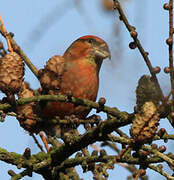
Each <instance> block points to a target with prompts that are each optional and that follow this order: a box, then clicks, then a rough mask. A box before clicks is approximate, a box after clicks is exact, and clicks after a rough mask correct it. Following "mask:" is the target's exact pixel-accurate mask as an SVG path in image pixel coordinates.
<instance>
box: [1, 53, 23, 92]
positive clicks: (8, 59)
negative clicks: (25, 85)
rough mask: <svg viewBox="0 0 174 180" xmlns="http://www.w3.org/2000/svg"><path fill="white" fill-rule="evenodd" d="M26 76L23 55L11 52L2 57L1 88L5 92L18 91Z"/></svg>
mask: <svg viewBox="0 0 174 180" xmlns="http://www.w3.org/2000/svg"><path fill="white" fill-rule="evenodd" d="M23 76H24V63H23V61H22V59H21V57H20V56H19V55H18V54H17V53H15V52H11V53H9V54H6V55H5V56H4V57H2V58H0V90H1V91H2V92H3V93H5V94H7V95H8V94H15V93H18V92H19V90H20V88H21V85H22V82H23Z"/></svg>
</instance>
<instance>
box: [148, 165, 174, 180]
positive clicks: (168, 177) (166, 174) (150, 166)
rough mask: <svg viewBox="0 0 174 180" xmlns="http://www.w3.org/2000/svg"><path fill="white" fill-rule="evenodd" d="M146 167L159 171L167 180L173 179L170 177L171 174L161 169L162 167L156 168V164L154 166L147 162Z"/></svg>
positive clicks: (173, 178)
mask: <svg viewBox="0 0 174 180" xmlns="http://www.w3.org/2000/svg"><path fill="white" fill-rule="evenodd" d="M148 167H149V168H150V169H153V170H154V171H156V172H158V173H160V174H161V175H162V176H165V177H166V178H167V179H168V180H174V177H172V176H171V175H169V174H168V173H166V172H165V171H163V170H162V168H158V167H157V166H154V165H153V164H149V165H148Z"/></svg>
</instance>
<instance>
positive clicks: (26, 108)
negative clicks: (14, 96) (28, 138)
mask: <svg viewBox="0 0 174 180" xmlns="http://www.w3.org/2000/svg"><path fill="white" fill-rule="evenodd" d="M33 96H34V92H33V90H32V89H30V88H29V85H28V83H26V82H23V83H22V87H21V92H20V94H19V95H18V97H19V98H29V97H33ZM35 109H36V104H35V103H34V102H31V103H28V104H25V105H21V106H18V107H17V114H18V117H17V119H18V120H19V123H20V126H21V127H23V128H24V129H25V130H27V131H29V132H38V131H39V130H38V128H37V121H36V115H35Z"/></svg>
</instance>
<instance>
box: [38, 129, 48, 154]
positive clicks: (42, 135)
mask: <svg viewBox="0 0 174 180" xmlns="http://www.w3.org/2000/svg"><path fill="white" fill-rule="evenodd" d="M39 136H40V138H41V139H42V141H43V143H44V146H45V149H46V150H47V152H49V150H50V148H49V146H48V140H47V138H46V137H45V136H44V134H43V132H42V131H41V132H39Z"/></svg>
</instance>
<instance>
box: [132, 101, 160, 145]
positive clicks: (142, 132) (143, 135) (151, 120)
mask: <svg viewBox="0 0 174 180" xmlns="http://www.w3.org/2000/svg"><path fill="white" fill-rule="evenodd" d="M159 119H160V118H159V113H158V112H157V108H156V106H155V104H154V103H153V102H146V103H145V104H144V105H143V107H142V110H141V112H140V114H136V115H135V119H134V120H133V123H132V127H131V130H130V134H131V136H132V138H133V139H134V140H135V142H137V143H140V144H144V143H150V142H151V141H152V138H153V137H154V135H155V133H156V131H157V128H158V124H159Z"/></svg>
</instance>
